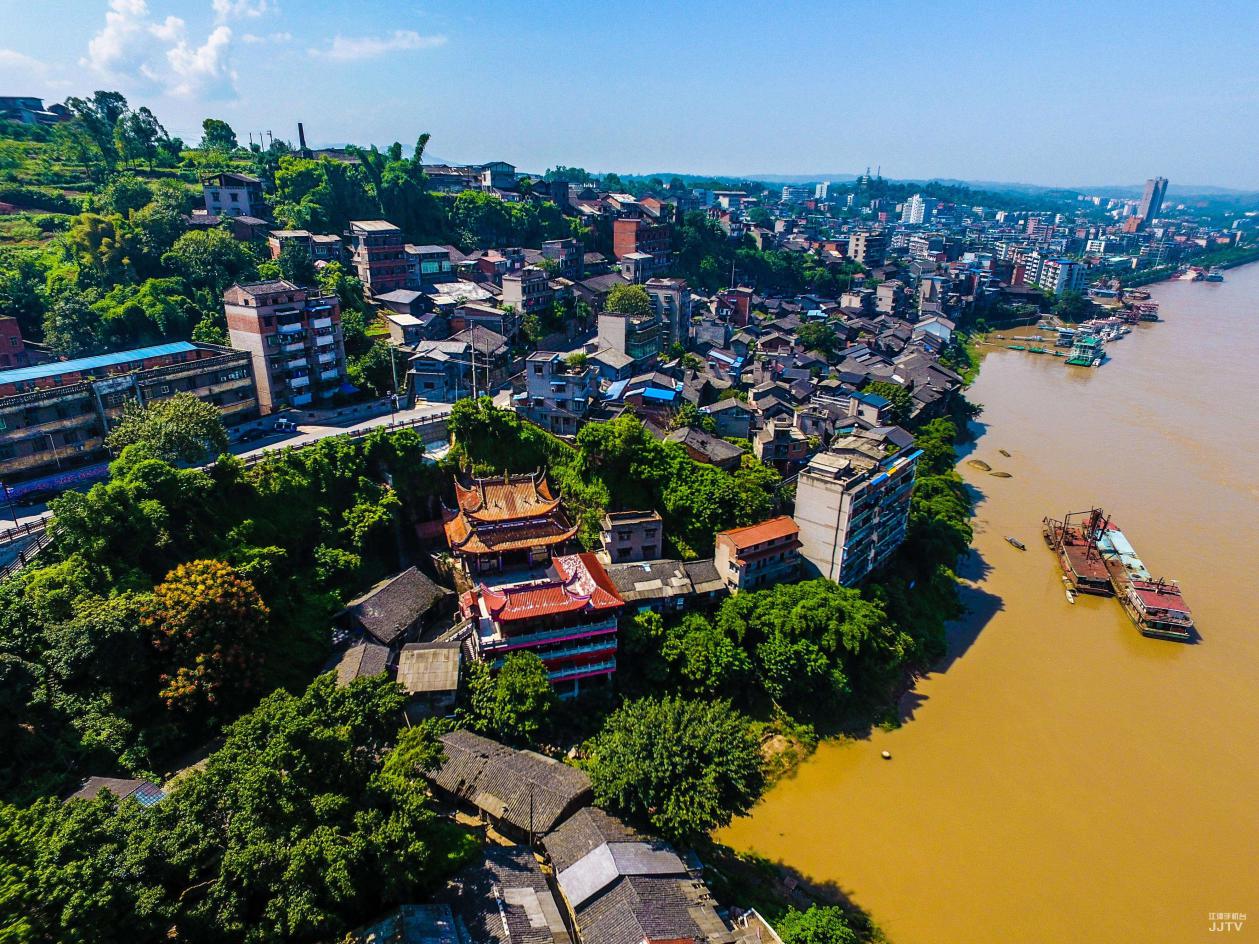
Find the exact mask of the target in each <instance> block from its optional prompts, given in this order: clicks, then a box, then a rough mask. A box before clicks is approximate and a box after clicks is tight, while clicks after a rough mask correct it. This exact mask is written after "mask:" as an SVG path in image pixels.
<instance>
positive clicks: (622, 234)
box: [612, 217, 672, 278]
mask: <svg viewBox="0 0 1259 944" xmlns="http://www.w3.org/2000/svg"><path fill="white" fill-rule="evenodd" d="M671 233H672V227H670V226H669V224H668V223H656V222H653V221H651V220H649V219H644V218H641V217H626V218H621V219H616V220H613V221H612V254H613V255H614V256H616V258H617V259H620V258H621V257H622V256H627V255H629V254H630V253H632V252H641V253H646V254H647V255H649V256H651V258H652V262H651V264H650V265H639V267H638V269H639V271H640V272H641V273H642V274H643V275H645V276H646V278H651V277H652V276H653V275H656V274H657V273H659V272H661V271H663V270H664V269H666V268H668V266H669V240H670V236H671Z"/></svg>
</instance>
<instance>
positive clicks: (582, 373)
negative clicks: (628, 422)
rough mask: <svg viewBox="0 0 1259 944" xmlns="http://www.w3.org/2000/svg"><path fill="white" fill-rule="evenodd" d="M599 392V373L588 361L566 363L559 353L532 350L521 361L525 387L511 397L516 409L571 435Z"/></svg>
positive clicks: (544, 425)
mask: <svg viewBox="0 0 1259 944" xmlns="http://www.w3.org/2000/svg"><path fill="white" fill-rule="evenodd" d="M598 392H599V372H598V369H597V368H596V367H595V366H594V365H591V364H583V363H574V364H570V363H569V362H568V361H567V360H566V359H565V358H564V356H563V355H562V354H557V353H555V352H554V351H536V352H534V353H533V354H530V355H529V358H528V360H526V361H525V389H524V391H523V392H522V393H518V394H517V395H516V396H515V400H514V402H515V406H516V412H517V413H519V414H520V415H521V416H523V417H524V418H525V419H527V420H529V421H530V422H531V423H535V424H537V425H538V426H541V427H542V428H543V429H545V430H547V431H548V432H551V433H554V434H556V435H557V436H573V435H576V433H577V430H578V429H579V428H580V427H581V424H582V423H583V422H584V420H585V417H586V412H587V411H588V410H589V409H590V407H591V405H592V404H593V403H594V400H595V397H596V395H597V394H598Z"/></svg>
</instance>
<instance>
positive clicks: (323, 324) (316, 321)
mask: <svg viewBox="0 0 1259 944" xmlns="http://www.w3.org/2000/svg"><path fill="white" fill-rule="evenodd" d="M310 326H311V327H312V328H331V327H332V319H331V318H312V319H311V321H310Z"/></svg>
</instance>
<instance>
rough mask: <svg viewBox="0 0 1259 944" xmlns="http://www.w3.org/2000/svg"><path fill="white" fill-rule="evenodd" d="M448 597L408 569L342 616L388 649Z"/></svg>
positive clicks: (442, 590) (377, 585) (353, 605)
mask: <svg viewBox="0 0 1259 944" xmlns="http://www.w3.org/2000/svg"><path fill="white" fill-rule="evenodd" d="M448 593H450V591H449V590H447V589H446V588H445V587H442V586H439V585H437V584H435V583H433V581H432V580H430V579H429V578H428V577H427V576H425V575H424V574H422V573H420V571H418V570H416V569H415V568H414V567H411V568H408V569H407V570H404V571H403V572H402V573H400V574H398V575H397V576H395V577H390V578H389V579H388V580H382V581H381V582H380V583H378V584H376V585H375V586H374V587H372V588H371V589H370V590H368V591H367V592H366V593H364V594H363V595H362V596H360V597H358V598H357V599H354V600H351V601H350V602H349V604H348V605H347V606H346V608H345V610H344V611H343V612H344V615H345V616H346V617H348V618H349V619H350V621H351V622H353V623H354V624H355V625H357V626H358V627H359V628H360V629H362V630H363V632H365V633H366V634H367V635H369V636H371V637H372V638H373V639H374V640H376V641H377V642H379V643H382V644H383V645H386V646H388V645H390V644H391V643H393V641H394V640H395V639H397V638H398V637H399V636H400V635H402V633H403V632H404V631H405V630H406V629H407V628H408V627H409V626H410V625H411V624H412V623H414V622H415V621H416V620H417V619H419V618H420V617H421V616H423V615H424V614H425V613H427V612H428V611H429V610H430V609H432V607H433V605H434V604H435V603H437V602H438V601H439V600H440V599H441V598H442V597H444V596H446V595H447V594H448Z"/></svg>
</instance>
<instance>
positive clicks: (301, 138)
mask: <svg viewBox="0 0 1259 944" xmlns="http://www.w3.org/2000/svg"><path fill="white" fill-rule="evenodd" d="M297 140H298V142H299V143H300V144H301V148H302V150H303V151H305V150H306V129H305V128H303V127H302V123H301V122H300V121H299V122H298V123H297Z"/></svg>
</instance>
